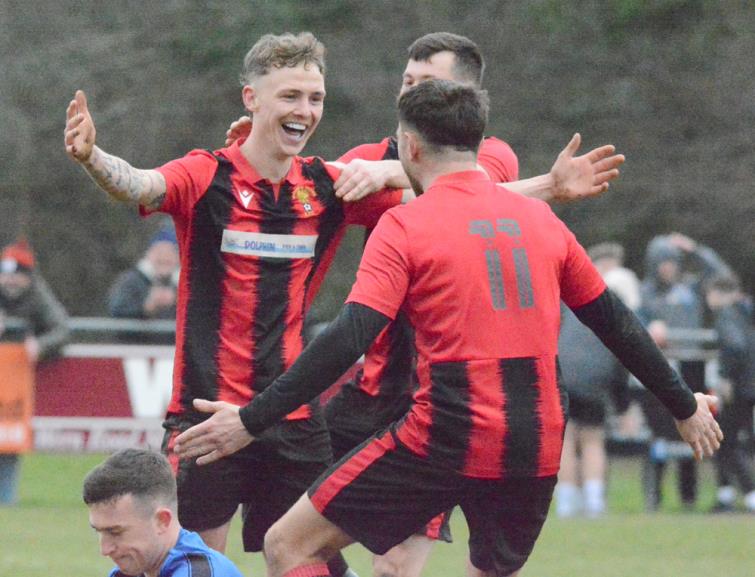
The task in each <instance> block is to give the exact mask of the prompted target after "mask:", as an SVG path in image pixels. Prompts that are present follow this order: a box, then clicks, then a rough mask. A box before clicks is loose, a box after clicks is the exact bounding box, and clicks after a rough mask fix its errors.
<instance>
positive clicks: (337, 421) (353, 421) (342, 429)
mask: <svg viewBox="0 0 755 577" xmlns="http://www.w3.org/2000/svg"><path fill="white" fill-rule="evenodd" d="M395 401H396V405H397V407H398V409H396V408H392V409H391V410H390V411H381V410H380V406H381V404H385V403H381V400H380V399H378V398H376V397H370V396H369V395H367V394H366V393H364V392H363V391H361V390H360V389H358V388H356V387H355V386H354V385H352V384H351V383H347V385H345V386H344V388H343V389H341V391H340V393H339V394H338V395H337V396H336V397H334V398H333V399H332V400H331V401H330V403H328V404H327V405H326V406H325V418H326V421H327V423H328V431H329V432H330V444H331V447H332V448H333V459H334V460H336V461H339V460H341V459H343V458H344V457H345V456H346V455H348V454H350V453H351V452H352V451H354V449H356V448H357V447H359V446H361V445H362V443H364V442H365V441H366V440H367V439H369V438H371V437H372V436H373V435H375V434H381V433H382V430H383V429H385V428H386V427H387V426H388V425H389V424H391V423H392V422H393V421H394V420H398V419H399V418H401V416H403V415H404V414H405V413H406V411H407V410H408V404H409V403H408V400H407V399H404V398H403V397H402V398H398V399H396V400H395ZM397 412H398V413H400V414H397ZM387 419H392V420H387ZM450 519H451V511H446V512H444V513H441V514H440V515H438V516H437V517H435V518H433V519H432V520H431V521H429V522H428V523H427V524H426V525H424V526H423V527H422V528H421V529H420V530H419V531H418V532H417V533H418V534H419V535H424V536H425V537H427V538H428V539H432V540H434V541H444V542H445V543H453V535H452V534H451V524H450Z"/></svg>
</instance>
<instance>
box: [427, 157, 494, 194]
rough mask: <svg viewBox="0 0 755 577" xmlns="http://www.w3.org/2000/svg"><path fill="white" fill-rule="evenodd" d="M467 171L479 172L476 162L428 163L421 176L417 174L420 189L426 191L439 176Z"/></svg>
mask: <svg viewBox="0 0 755 577" xmlns="http://www.w3.org/2000/svg"><path fill="white" fill-rule="evenodd" d="M468 170H479V168H478V166H477V162H475V161H474V160H466V159H465V160H457V161H445V162H436V163H428V164H427V165H425V166H424V167H423V170H422V172H421V174H417V175H416V177H417V180H419V182H420V184H421V185H422V188H423V189H424V190H427V189H428V188H429V187H430V185H431V184H432V183H433V182H434V181H435V180H437V179H438V178H439V177H441V176H445V175H446V174H453V173H455V172H466V171H468Z"/></svg>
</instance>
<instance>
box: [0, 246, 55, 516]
mask: <svg viewBox="0 0 755 577" xmlns="http://www.w3.org/2000/svg"><path fill="white" fill-rule="evenodd" d="M5 317H15V318H17V319H18V320H19V321H22V322H24V323H25V325H26V327H25V335H24V336H23V340H24V344H25V348H26V355H27V358H28V359H29V362H30V363H31V364H32V365H34V364H36V363H37V362H39V361H42V360H45V359H48V358H50V357H52V356H54V355H55V354H57V353H58V352H59V351H60V349H61V348H62V346H63V345H64V344H65V342H66V341H67V340H68V336H69V329H68V315H67V314H66V311H65V309H64V308H63V305H61V304H60V302H58V300H57V299H56V298H55V296H54V295H53V293H52V291H51V290H50V289H49V288H48V286H47V284H46V283H45V281H44V280H43V279H42V277H41V276H40V275H39V274H38V273H37V272H36V271H35V259H34V253H33V252H32V251H31V249H30V248H29V245H28V244H27V243H26V241H24V240H20V241H18V242H16V243H15V244H12V245H9V246H6V247H5V248H4V249H3V251H2V255H0V319H5ZM5 329H6V321H5V320H0V338H3V334H4V333H5V332H6V331H5ZM5 337H6V338H7V335H5ZM28 395H29V397H28V403H31V402H32V401H31V396H30V395H31V393H30V392H28ZM23 398H26V393H25V394H24V397H23ZM29 412H30V411H29ZM19 468H20V459H19V455H18V454H17V453H15V452H9V453H4V454H0V503H2V504H13V503H15V502H16V499H17V490H18V475H19Z"/></svg>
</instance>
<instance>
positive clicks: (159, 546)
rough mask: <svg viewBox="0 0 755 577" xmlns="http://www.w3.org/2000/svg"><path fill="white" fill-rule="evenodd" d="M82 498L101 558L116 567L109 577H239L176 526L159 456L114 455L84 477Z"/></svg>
mask: <svg viewBox="0 0 755 577" xmlns="http://www.w3.org/2000/svg"><path fill="white" fill-rule="evenodd" d="M82 496H83V499H84V503H86V504H87V506H88V507H89V524H90V525H91V526H92V528H93V529H94V530H95V531H96V532H97V534H98V536H99V539H100V553H102V555H105V556H107V557H110V558H111V559H112V560H113V562H115V564H116V565H117V567H116V568H115V569H113V570H112V571H111V573H110V575H111V577H122V576H125V575H140V576H143V577H158V576H159V577H204V576H207V577H209V576H210V575H212V576H213V577H241V572H240V571H239V570H238V569H237V568H236V566H235V565H234V564H233V563H232V562H231V561H230V560H229V559H228V558H226V557H225V556H224V555H222V554H221V553H219V552H217V551H215V550H214V549H211V548H210V547H208V546H207V545H205V543H204V541H202V538H201V537H200V536H199V535H197V534H196V533H192V532H190V531H187V530H186V529H183V528H182V527H181V525H180V524H179V522H178V514H177V504H176V501H177V497H176V481H175V479H174V477H173V472H172V470H171V468H170V463H168V460H167V459H166V458H165V457H164V456H162V455H160V454H159V453H156V452H153V451H149V450H144V449H124V450H121V451H118V452H117V453H114V454H113V455H111V456H110V457H108V459H107V460H105V462H104V463H101V464H100V465H98V466H97V467H95V468H94V469H93V470H92V471H90V472H89V474H88V475H87V476H86V478H85V479H84V489H83V494H82Z"/></svg>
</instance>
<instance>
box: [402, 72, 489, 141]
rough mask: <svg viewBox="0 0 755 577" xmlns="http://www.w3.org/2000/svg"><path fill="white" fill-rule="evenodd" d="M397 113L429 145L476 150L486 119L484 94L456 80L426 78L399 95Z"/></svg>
mask: <svg viewBox="0 0 755 577" xmlns="http://www.w3.org/2000/svg"><path fill="white" fill-rule="evenodd" d="M398 114H399V121H400V122H401V123H402V124H404V125H405V126H406V127H411V128H414V129H415V130H416V131H417V132H418V133H419V135H420V136H421V137H422V139H423V140H424V141H425V142H426V143H427V144H429V145H431V146H436V147H439V146H451V147H453V148H454V149H455V150H460V151H472V152H477V149H478V148H479V146H480V142H481V141H482V137H483V134H484V132H485V126H486V124H487V120H488V96H487V93H486V92H485V91H484V90H478V89H477V88H472V87H471V86H464V85H462V84H459V83H457V82H451V81H449V80H428V81H426V82H421V83H420V84H418V85H416V86H413V87H412V88H410V89H409V90H407V91H406V92H405V93H404V94H402V95H401V97H400V98H399V100H398Z"/></svg>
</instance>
